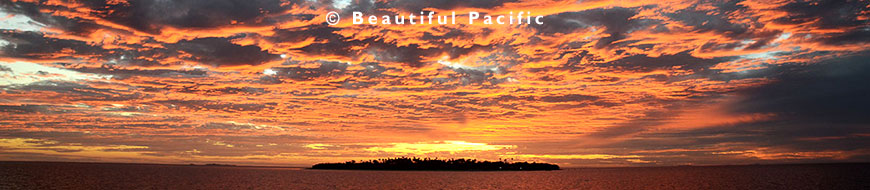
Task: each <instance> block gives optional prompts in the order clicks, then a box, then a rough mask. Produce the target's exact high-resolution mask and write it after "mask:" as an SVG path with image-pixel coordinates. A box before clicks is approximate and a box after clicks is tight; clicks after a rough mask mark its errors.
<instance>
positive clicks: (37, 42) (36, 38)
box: [0, 30, 111, 59]
mask: <svg viewBox="0 0 870 190" xmlns="http://www.w3.org/2000/svg"><path fill="white" fill-rule="evenodd" d="M0 39H2V40H5V41H8V42H9V43H10V44H8V45H6V46H3V47H0V55H2V56H4V57H20V58H32V59H54V58H76V57H75V56H76V55H77V56H85V57H90V56H94V57H103V56H106V55H111V53H110V52H109V51H108V50H105V49H103V48H102V47H99V46H94V45H90V44H87V43H85V42H82V41H76V40H66V39H55V38H49V37H46V36H45V35H44V34H42V33H40V32H19V31H14V30H0Z"/></svg>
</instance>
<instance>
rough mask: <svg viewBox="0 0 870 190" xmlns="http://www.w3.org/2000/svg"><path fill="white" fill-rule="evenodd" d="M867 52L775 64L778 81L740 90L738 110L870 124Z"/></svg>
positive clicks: (869, 74) (869, 79)
mask: <svg viewBox="0 0 870 190" xmlns="http://www.w3.org/2000/svg"><path fill="white" fill-rule="evenodd" d="M868 58H870V56H868V55H867V53H866V52H865V53H861V54H860V55H856V56H851V57H848V58H842V59H831V60H826V61H821V62H820V63H814V64H811V65H805V66H794V65H784V66H781V67H775V68H771V69H772V71H770V72H771V73H778V75H779V76H778V77H776V82H774V83H772V84H769V85H765V86H760V87H757V88H752V89H748V90H745V91H742V92H740V94H741V97H743V99H742V100H741V101H740V102H738V103H736V104H734V105H733V107H732V108H731V110H732V111H734V112H738V113H775V114H777V115H778V116H779V117H783V118H784V119H794V120H802V121H809V120H814V121H820V122H821V121H824V122H832V123H840V124H845V123H853V124H870V118H868V117H866V116H867V115H870V99H867V98H866V95H867V94H870V64H867V63H866V61H864V60H867V59H868Z"/></svg>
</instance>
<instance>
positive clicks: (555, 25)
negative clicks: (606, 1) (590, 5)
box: [531, 7, 656, 48]
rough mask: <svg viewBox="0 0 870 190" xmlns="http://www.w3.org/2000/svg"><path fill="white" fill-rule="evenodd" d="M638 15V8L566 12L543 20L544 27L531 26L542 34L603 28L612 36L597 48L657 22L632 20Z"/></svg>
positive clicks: (605, 38)
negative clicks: (591, 27) (593, 27)
mask: <svg viewBox="0 0 870 190" xmlns="http://www.w3.org/2000/svg"><path fill="white" fill-rule="evenodd" d="M635 15H637V9H636V8H623V7H614V8H608V9H592V10H585V11H580V12H565V13H560V14H556V15H548V16H545V17H544V18H543V22H544V23H547V24H544V25H531V26H532V27H535V28H537V30H538V31H539V32H540V33H543V34H552V33H571V32H573V31H575V30H577V29H581V28H588V27H590V26H595V27H598V26H603V27H604V28H605V29H604V30H605V33H607V34H610V36H608V37H604V38H601V39H599V40H598V42H597V43H596V44H595V47H597V48H603V47H606V46H609V45H610V44H611V43H613V42H614V41H617V40H621V39H625V37H626V34H627V33H629V32H631V31H632V30H635V29H638V28H641V27H645V26H649V25H650V24H654V23H655V22H656V21H654V20H649V19H636V18H632V17H634V16H635Z"/></svg>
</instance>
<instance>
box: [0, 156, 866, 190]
mask: <svg viewBox="0 0 870 190" xmlns="http://www.w3.org/2000/svg"><path fill="white" fill-rule="evenodd" d="M0 189H870V164H813V165H754V166H705V167H699V166H694V167H650V168H578V169H570V168H569V169H564V170H558V171H498V172H490V171H480V172H463V171H349V170H309V169H301V168H263V167H231V166H184V165H147V164H96V163H49V162H0Z"/></svg>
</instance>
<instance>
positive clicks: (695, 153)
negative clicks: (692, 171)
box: [0, 0, 870, 166]
mask: <svg viewBox="0 0 870 190" xmlns="http://www.w3.org/2000/svg"><path fill="white" fill-rule="evenodd" d="M330 11H337V12H339V13H341V14H342V18H350V17H349V16H350V14H349V13H350V12H352V11H364V12H366V13H367V14H390V15H393V14H407V13H416V12H420V11H437V12H449V11H456V12H457V13H466V12H468V11H478V12H483V13H488V14H507V13H508V12H510V11H530V12H532V13H533V14H540V15H545V17H544V18H543V19H542V20H543V21H544V23H545V24H543V25H482V24H475V25H467V24H457V25H352V24H350V23H349V21H348V20H345V22H342V23H341V24H338V25H327V24H326V23H325V22H324V18H323V16H325V15H326V13H327V12H330ZM0 16H3V18H0V112H2V114H0V158H2V159H4V160H68V161H69V160H73V161H130V162H159V163H188V162H196V163H201V162H219V163H235V164H267V165H300V166H301V165H308V164H312V163H315V162H321V161H342V160H349V159H368V158H376V157H389V156H429V157H473V158H479V159H493V160H494V159H505V158H514V159H522V160H542V161H548V162H555V163H560V164H563V165H566V166H580V165H591V166H610V165H678V164H740V163H783V162H822V161H868V159H870V149H867V148H866V147H863V146H860V145H864V144H868V143H870V142H868V140H870V119H867V117H866V115H870V110H868V107H870V102H868V101H867V100H866V98H865V97H866V95H867V94H868V88H867V86H870V85H868V82H867V81H868V78H867V76H870V65H867V64H868V63H866V62H865V60H866V59H867V58H868V56H870V54H868V49H870V45H868V43H870V32H868V31H870V21H868V19H870V2H867V1H796V2H792V1H755V0H745V1H715V2H706V1H701V2H697V1H679V0H678V1H670V0H667V1H656V2H643V1H615V2H613V1H595V0H593V1H562V0H550V1H547V2H542V1H525V0H518V1H419V0H410V1H405V0H403V1H380V0H376V1H350V2H349V3H348V2H346V1H287V0H263V1H232V0H204V1H134V0H129V1H125V0H112V1H69V0H50V1H35V0H16V1H4V2H0ZM457 23H461V22H457Z"/></svg>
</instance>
